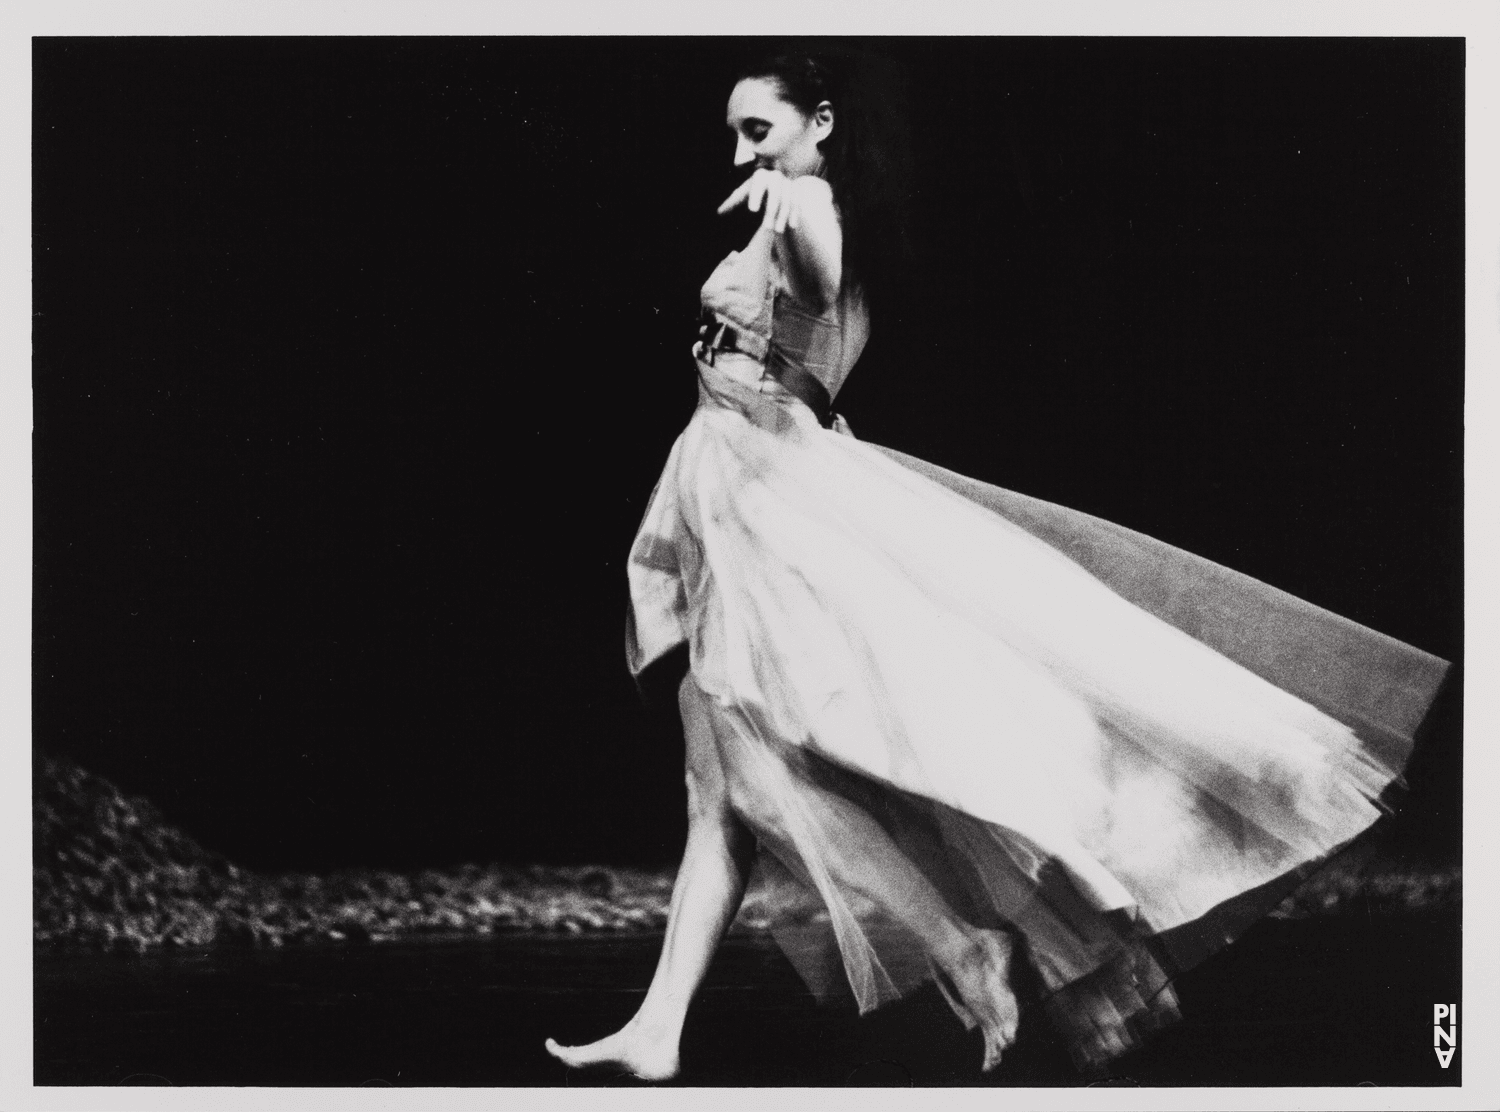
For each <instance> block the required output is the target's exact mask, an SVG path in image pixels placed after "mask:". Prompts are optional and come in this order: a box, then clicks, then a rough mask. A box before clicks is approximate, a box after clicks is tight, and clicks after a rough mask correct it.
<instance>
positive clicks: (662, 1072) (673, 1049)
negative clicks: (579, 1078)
mask: <svg viewBox="0 0 1500 1112" xmlns="http://www.w3.org/2000/svg"><path fill="white" fill-rule="evenodd" d="M546 1046H547V1053H548V1054H550V1055H552V1057H554V1058H556V1059H557V1060H558V1061H559V1062H562V1063H563V1064H564V1065H566V1066H570V1067H572V1068H573V1069H587V1068H589V1067H591V1066H612V1067H614V1068H616V1069H620V1070H623V1071H625V1072H626V1073H629V1074H632V1075H634V1076H636V1077H639V1078H640V1079H641V1080H643V1081H666V1080H667V1079H668V1078H672V1077H676V1076H677V1071H678V1068H679V1065H678V1060H677V1040H676V1039H674V1038H655V1039H653V1038H650V1037H648V1036H647V1035H646V1034H645V1033H644V1032H643V1031H642V1030H641V1029H640V1028H639V1027H638V1026H637V1025H636V1022H635V1020H633V1019H632V1020H631V1021H630V1022H629V1023H627V1024H626V1025H625V1026H624V1027H622V1028H620V1030H618V1031H616V1032H615V1033H614V1034H613V1035H607V1036H605V1037H604V1038H602V1039H600V1040H599V1041H598V1042H591V1043H589V1044H588V1045H587V1046H562V1045H560V1044H559V1043H558V1042H557V1041H556V1040H555V1039H548V1040H547V1042H546Z"/></svg>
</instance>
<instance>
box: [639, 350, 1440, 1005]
mask: <svg viewBox="0 0 1500 1112" xmlns="http://www.w3.org/2000/svg"><path fill="white" fill-rule="evenodd" d="M736 370H739V371H741V373H743V374H744V376H745V377H744V378H740V377H737V376H736ZM752 372H753V368H751V367H745V368H736V367H734V366H730V367H728V368H708V367H702V368H701V374H702V382H703V404H702V405H701V406H700V408H699V410H698V411H697V413H696V414H695V416H694V418H693V420H692V422H691V423H690V424H689V426H688V428H687V430H686V431H685V432H684V433H683V434H682V436H681V437H680V438H679V440H678V442H677V444H676V445H675V446H674V448H673V450H672V454H671V457H670V459H669V461H668V464H667V467H666V469H665V471H664V474H663V476H662V480H661V483H660V484H659V486H658V488H657V491H656V492H655V494H654V496H653V499H652V503H651V506H650V509H649V510H648V512H647V515H646V520H645V522H644V523H643V526H642V529H641V533H640V535H639V537H638V539H637V542H636V546H635V548H634V550H633V552H632V560H631V566H630V576H631V586H632V603H633V605H632V622H631V628H630V639H629V649H630V654H631V664H632V667H634V668H635V669H636V670H639V669H640V668H642V667H644V666H645V665H646V664H647V663H649V661H650V660H651V659H654V658H655V657H656V656H658V655H660V653H661V652H663V651H665V650H666V649H667V648H669V647H671V646H672V645H673V644H676V643H679V642H681V641H682V640H686V641H687V642H688V643H689V646H690V656H691V669H692V676H693V680H694V682H695V683H696V684H697V685H698V686H699V687H700V688H701V690H702V692H703V693H704V695H705V697H706V700H707V702H708V703H709V705H710V706H711V708H712V717H713V720H714V724H715V731H716V734H717V735H718V738H719V746H720V752H721V754H722V755H723V758H724V762H725V768H726V773H727V775H728V777H729V782H730V784H731V791H732V795H733V796H734V798H736V800H737V801H738V803H737V806H740V807H741V808H742V810H743V813H744V814H745V816H746V818H747V820H749V821H750V822H751V825H752V826H754V827H755V828H756V830H757V833H758V834H759V835H760V838H761V842H762V846H763V848H764V850H765V851H766V853H767V854H768V855H770V856H771V857H772V858H774V861H775V862H776V867H778V868H780V869H783V870H785V871H786V872H787V873H789V874H790V875H791V876H793V877H795V878H797V879H798V880H799V881H800V882H802V883H804V884H806V885H808V886H810V887H811V888H813V889H814V890H816V892H817V893H818V895H819V896H820V897H821V900H822V902H823V904H824V906H825V907H826V910H827V928H826V929H827V930H829V931H830V932H831V937H832V939H833V940H834V941H835V942H836V947H837V951H836V953H837V959H838V967H839V968H841V971H842V978H840V977H838V976H836V975H835V972H834V970H833V969H831V968H830V962H829V960H828V959H829V958H830V957H831V956H832V954H833V950H832V948H831V947H819V946H818V945H817V944H816V942H817V940H816V938H806V937H803V938H790V937H789V938H788V939H787V949H788V952H789V954H791V955H792V956H793V959H794V961H796V962H797V963H798V964H799V968H801V969H802V971H803V973H804V976H805V977H806V978H807V979H808V980H809V983H810V984H812V985H813V987H814V988H815V989H819V990H823V991H828V990H831V989H833V988H835V987H836V986H838V985H839V984H840V981H841V980H842V981H845V982H847V986H848V988H849V989H851V990H852V992H853V994H854V996H855V998H856V999H857V1001H858V1002H859V1004H860V1006H861V1008H862V1009H867V1008H870V1007H874V1006H876V1005H878V1004H880V1003H882V1002H884V1001H886V1000H888V999H890V998H892V997H894V996H897V995H899V994H900V993H902V992H904V991H905V990H907V989H908V988H910V987H912V986H913V985H915V984H917V983H920V982H921V981H922V980H924V979H926V978H927V977H928V976H929V975H930V967H929V964H928V963H927V961H926V960H925V955H924V954H923V952H922V946H921V943H920V941H919V940H917V939H915V938H914V937H912V936H910V935H909V934H907V933H906V932H905V931H904V930H903V928H902V927H901V926H900V925H899V924H898V923H896V922H894V921H893V920H891V919H890V918H889V917H887V916H884V915H882V914H881V913H880V909H879V907H878V905H877V904H875V903H872V901H871V900H870V899H868V898H867V895H866V893H867V892H868V891H870V890H871V885H870V884H864V883H861V880H860V877H861V875H862V873H864V874H878V873H879V872H880V871H881V870H882V869H889V868H891V866H892V861H891V855H892V854H900V855H901V857H902V858H903V863H902V867H903V868H904V867H906V865H907V864H909V865H912V866H915V867H916V869H918V870H920V872H921V873H922V874H923V876H924V877H925V878H926V879H927V881H928V882H929V883H930V884H931V886H932V888H933V889H934V890H935V891H936V892H937V893H939V894H940V896H941V903H942V904H943V905H945V913H947V914H951V915H953V916H954V917H956V918H958V919H961V920H963V921H964V922H965V923H969V924H973V925H976V926H1002V925H1003V926H1005V927H1007V928H1008V929H1011V930H1013V931H1015V932H1016V933H1017V934H1018V935H1019V936H1020V937H1021V939H1022V940H1023V941H1024V944H1025V952H1026V955H1027V957H1028V959H1029V962H1028V964H1029V966H1030V967H1031V968H1032V969H1033V970H1034V971H1035V975H1036V976H1037V977H1038V978H1039V982H1040V990H1041V994H1042V995H1043V996H1044V997H1045V998H1046V999H1047V1000H1048V1001H1049V1011H1050V1012H1051V1013H1052V1014H1053V1018H1054V1019H1055V1020H1057V1021H1058V1022H1059V1023H1060V1024H1061V1025H1063V1026H1064V1028H1066V1027H1067V1026H1068V1024H1069V1023H1070V1022H1073V1021H1075V1020H1076V1017H1077V1016H1078V1015H1079V1014H1081V1013H1091V1014H1094V1015H1097V1014H1098V1013H1099V1011H1100V1009H1101V1008H1102V1009H1105V1010H1106V1011H1107V1010H1109V1009H1114V1010H1115V1011H1117V1012H1118V1014H1119V1016H1120V1017H1121V1018H1122V1019H1123V1020H1128V1021H1129V1023H1130V1025H1132V1026H1133V1027H1140V1028H1148V1027H1150V1026H1152V1025H1154V1024H1156V1023H1159V1022H1161V1021H1162V1020H1163V1019H1164V1018H1169V1015H1170V1011H1171V1008H1170V1004H1169V1000H1170V994H1167V995H1166V996H1163V995H1162V989H1163V987H1164V986H1165V984H1166V982H1167V980H1168V979H1169V977H1170V975H1171V974H1172V973H1173V972H1175V971H1176V970H1177V969H1180V968H1183V967H1185V966H1187V965H1190V964H1191V963H1192V962H1193V961H1196V960H1198V958H1200V957H1201V956H1203V955H1204V954H1206V953H1208V952H1210V951H1211V950H1212V949H1213V948H1214V947H1216V946H1218V945H1221V944H1222V943H1223V942H1224V941H1227V940H1228V939H1229V938H1231V937H1233V935H1234V934H1235V933H1236V932H1237V931H1238V930H1240V929H1242V928H1243V926H1245V925H1247V923H1248V922H1249V921H1250V920H1251V919H1253V918H1254V917H1258V916H1259V915H1260V914H1263V913H1264V912H1265V911H1266V910H1269V908H1270V906H1274V903H1275V902H1276V900H1277V899H1279V897H1280V895H1281V894H1283V892H1284V891H1285V889H1286V888H1287V886H1288V884H1289V883H1290V882H1291V881H1292V880H1294V879H1295V878H1296V877H1297V876H1298V875H1299V874H1300V872H1301V871H1302V870H1305V869H1306V868H1307V867H1308V866H1309V865H1310V864H1312V863H1314V862H1317V861H1318V860H1319V859H1321V858H1323V857H1324V856H1325V855H1327V854H1328V853H1329V852H1330V851H1332V850H1334V849H1335V848H1337V847H1339V846H1340V845H1342V844H1344V843H1346V842H1347V841H1349V840H1350V839H1352V838H1353V837H1354V836H1355V835H1357V834H1358V833H1360V832H1361V831H1362V830H1364V829H1365V828H1366V827H1368V826H1369V825H1370V824H1371V823H1372V822H1373V821H1374V820H1375V818H1376V817H1377V816H1378V815H1379V813H1380V811H1379V808H1378V805H1377V803H1376V800H1377V798H1378V797H1379V795H1380V794H1381V792H1382V790H1383V789H1384V788H1385V787H1386V786H1387V785H1388V784H1389V783H1390V782H1391V781H1392V780H1393V779H1395V778H1396V777H1398V776H1399V773H1400V770H1401V767H1402V765H1403V764H1404V762H1405V759H1406V757H1407V755H1408V753H1409V750H1410V744H1411V733H1412V731H1413V730H1414V729H1415V727H1416V725H1417V724H1418V723H1419V722H1420V719H1421V717H1422V714H1423V713H1424V712H1425V709H1426V706H1427V704H1428V703H1429V702H1430V700H1431V698H1432V695H1433V693H1434V692H1435V690H1436V687H1437V685H1438V684H1439V683H1440V681H1441V677H1442V674H1443V670H1444V665H1443V663H1442V662H1441V661H1438V660H1436V659H1435V658H1433V657H1430V656H1428V655H1427V654H1425V653H1421V652H1419V651H1417V650H1414V649H1411V648H1409V647H1408V646H1404V645H1401V644H1400V643H1399V642H1394V641H1392V640H1391V639H1389V638H1385V637H1383V636H1382V635H1380V634H1377V633H1374V632H1373V631H1370V630H1366V629H1364V628H1363V627H1359V626H1357V625H1354V624H1353V623H1350V622H1347V621H1345V620H1344V619H1341V618H1338V617H1337V616H1334V615H1330V614H1327V613H1326V612H1324V611H1321V610H1318V609H1317V608H1315V607H1311V606H1309V605H1308V604H1306V603H1302V602H1301V601H1300V600H1296V599H1293V598H1291V597H1290V596H1286V595H1284V594H1283V593H1281V592H1277V591H1275V590H1274V589H1272V588H1269V587H1266V586H1265V585H1263V584H1259V583H1256V582H1255V581H1253V580H1248V579H1246V578H1245V577H1243V576H1237V575H1236V574H1235V573H1232V572H1228V571H1227V569H1223V568H1219V567H1217V566H1216V565H1212V564H1210V563H1208V562H1207V561H1202V560H1198V559H1197V558H1195V557H1191V556H1190V555H1189V554H1186V553H1182V552H1180V551H1179V550H1175V549H1171V548H1170V547H1169V546H1165V545H1161V544H1160V542H1155V541H1152V540H1150V539H1149V538H1144V537H1141V536H1139V535H1138V534H1132V533H1130V532H1129V531H1127V530H1122V529H1119V528H1118V527H1115V526H1111V525H1109V524H1108V523H1104V522H1098V521H1097V520H1096V519H1092V518H1088V517H1086V515H1081V514H1075V513H1073V512H1071V511H1066V510H1063V509H1061V508H1060V507H1051V506H1048V505H1047V504H1045V503H1039V502H1036V501H1035V500H1032V499H1026V498H1024V497H1022V496H1019V495H1014V494H1012V493H1010V492H1006V491H1003V490H1001V489H999V488H994V487H988V486H985V485H984V484H977V483H974V482H973V481H972V480H967V479H964V478H962V477H961V476H955V475H951V474H950V473H947V472H943V471H941V470H940V469H937V468H933V467H932V466H931V465H926V464H923V463H921V462H920V461H915V460H910V459H908V458H905V457H898V456H896V454H894V453H889V452H885V451H882V450H881V449H878V448H875V447H873V446H871V445H867V444H863V443H861V442H859V441H857V440H855V439H854V438H853V437H851V436H843V435H837V434H834V433H831V432H829V431H827V430H824V429H821V428H819V427H818V426H817V424H816V422H815V421H813V420H812V418H811V415H810V413H809V412H808V411H806V410H805V408H803V407H802V406H801V405H800V403H797V402H795V401H794V400H792V399H790V398H787V397H785V396H781V395H778V394H776V393H766V392H763V391H764V388H763V387H761V386H759V385H757V384H753V382H752V381H751V373H752ZM1065 553H1066V555H1065ZM871 822H874V823H875V824H877V825H878V826H879V827H880V828H881V830H883V831H884V833H885V834H886V835H887V837H886V838H883V839H871V838H869V837H868V836H867V832H868V830H869V829H870V828H869V823H871ZM820 955H821V956H820Z"/></svg>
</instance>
